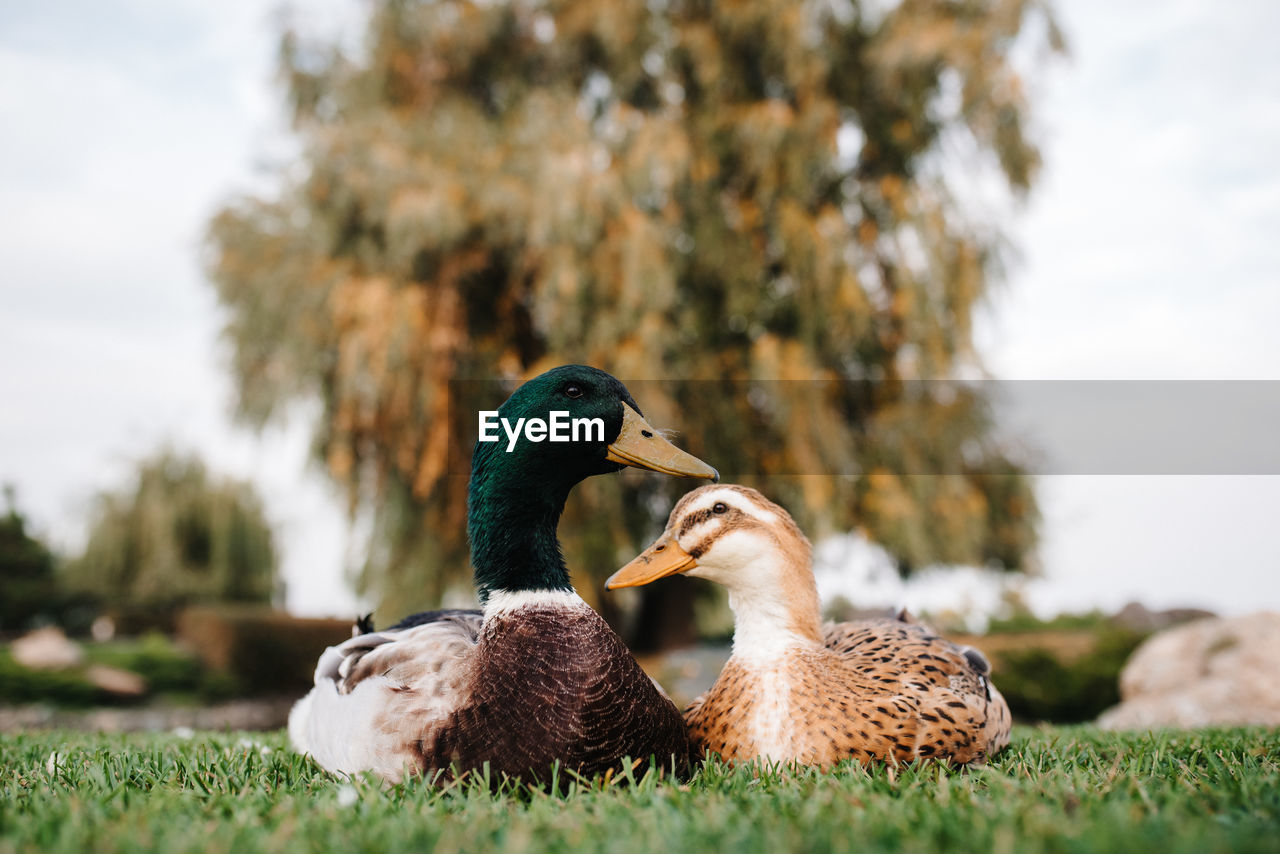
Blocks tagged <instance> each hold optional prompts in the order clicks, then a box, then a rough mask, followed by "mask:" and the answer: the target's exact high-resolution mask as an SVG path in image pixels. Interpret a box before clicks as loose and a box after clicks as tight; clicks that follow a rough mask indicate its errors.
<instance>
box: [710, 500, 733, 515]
mask: <svg viewBox="0 0 1280 854" xmlns="http://www.w3.org/2000/svg"><path fill="white" fill-rule="evenodd" d="M711 512H712V513H728V512H729V507H728V505H726V504H725V503H724V502H723V501H717V502H716V503H715V504H713V505H712V506H711Z"/></svg>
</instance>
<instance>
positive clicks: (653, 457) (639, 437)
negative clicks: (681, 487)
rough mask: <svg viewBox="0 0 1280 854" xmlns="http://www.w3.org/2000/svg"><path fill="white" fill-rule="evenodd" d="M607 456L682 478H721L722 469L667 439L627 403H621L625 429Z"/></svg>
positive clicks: (630, 464) (610, 458)
mask: <svg viewBox="0 0 1280 854" xmlns="http://www.w3.org/2000/svg"><path fill="white" fill-rule="evenodd" d="M605 459H607V460H609V461H610V462H615V463H621V464H622V465H624V466H635V467H636V468H640V469H652V470H653V471H660V472H663V473H664V474H674V475H678V476H680V477H704V478H707V479H708V480H710V481H713V482H719V480H720V473H719V472H717V471H716V470H715V469H713V468H712V467H711V466H709V465H707V464H706V463H704V462H703V461H702V460H700V459H698V458H697V457H695V456H694V455H693V454H688V453H685V452H684V451H682V450H680V449H679V448H677V447H676V446H675V445H673V444H671V443H670V442H668V441H667V440H666V439H664V438H663V437H662V435H661V434H660V433H658V431H657V430H654V429H653V428H652V427H650V426H649V422H648V421H645V420H644V416H642V415H641V414H640V413H639V412H636V411H635V410H634V409H632V408H631V407H630V406H627V405H626V404H625V403H624V404H622V430H620V431H619V432H618V438H617V439H614V441H613V444H611V445H610V446H609V453H608V454H606V455H605Z"/></svg>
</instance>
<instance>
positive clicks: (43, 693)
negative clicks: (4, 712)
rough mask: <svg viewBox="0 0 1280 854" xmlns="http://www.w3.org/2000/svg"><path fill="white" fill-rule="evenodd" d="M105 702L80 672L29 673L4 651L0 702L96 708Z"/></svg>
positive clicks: (1, 652) (1, 653)
mask: <svg viewBox="0 0 1280 854" xmlns="http://www.w3.org/2000/svg"><path fill="white" fill-rule="evenodd" d="M104 699H105V698H104V697H103V694H102V692H101V691H99V690H98V689H97V688H96V687H94V686H93V685H92V684H90V683H89V682H88V681H87V680H86V679H85V678H84V676H83V674H82V673H81V672H80V671H78V670H29V669H28V668H26V667H23V666H22V665H21V664H19V663H18V662H16V661H14V660H13V656H12V655H10V654H9V651H8V650H7V649H0V701H3V702H5V703H52V704H54V705H59V706H92V705H94V704H95V703H100V702H102V701H103V700H104Z"/></svg>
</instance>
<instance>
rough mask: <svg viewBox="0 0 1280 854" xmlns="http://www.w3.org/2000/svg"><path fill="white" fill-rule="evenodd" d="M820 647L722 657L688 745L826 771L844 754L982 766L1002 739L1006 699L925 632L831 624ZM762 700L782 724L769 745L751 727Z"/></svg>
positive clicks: (956, 651) (692, 716) (692, 721)
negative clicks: (763, 662)
mask: <svg viewBox="0 0 1280 854" xmlns="http://www.w3.org/2000/svg"><path fill="white" fill-rule="evenodd" d="M823 641H824V643H823V644H822V645H821V646H819V645H816V644H815V645H813V646H807V647H799V646H798V647H796V648H793V649H790V650H787V651H786V652H785V653H784V654H783V656H782V657H781V658H780V659H778V660H777V662H776V663H774V664H773V665H772V666H764V667H762V666H760V665H758V664H756V665H753V664H751V663H748V662H744V661H743V660H741V659H739V658H731V659H730V660H729V662H728V663H727V664H726V665H725V668H724V670H723V671H721V673H720V677H719V679H717V680H716V683H715V685H714V686H712V688H711V689H710V690H709V691H708V692H707V693H706V694H704V695H703V696H701V697H699V698H698V699H697V700H695V701H694V702H693V703H692V704H691V705H690V706H689V708H688V709H687V710H686V711H685V721H686V723H687V724H688V725H689V735H690V737H691V738H692V740H693V742H694V744H695V745H697V746H698V747H699V748H701V749H703V750H705V751H708V752H712V753H716V754H719V755H720V756H722V757H725V758H727V759H734V760H746V759H752V758H755V757H757V756H760V755H762V754H765V753H772V755H774V756H775V758H783V757H784V756H785V757H786V758H788V759H794V760H796V761H799V762H802V763H804V764H806V765H817V766H820V767H823V768H825V767H829V766H830V765H832V764H834V763H836V762H839V761H840V760H842V759H856V760H858V761H860V762H871V761H877V760H881V761H882V760H894V761H898V762H908V761H910V760H912V759H916V758H921V757H923V758H933V759H946V760H950V761H952V762H955V763H957V764H963V763H981V762H983V761H985V760H986V758H987V756H989V755H990V754H992V753H994V752H996V751H998V750H1000V749H1001V748H1002V747H1004V746H1005V745H1006V744H1008V743H1009V725H1010V718H1009V708H1008V706H1007V705H1006V704H1005V702H1004V698H1003V697H1001V696H1000V695H999V693H997V692H996V691H995V690H994V688H991V686H990V682H989V680H988V678H987V676H986V675H985V674H982V673H980V672H978V670H977V669H976V668H975V666H974V664H973V662H971V661H970V660H969V658H967V657H966V656H965V655H964V652H963V651H962V650H961V649H960V648H958V647H957V646H955V645H954V644H952V643H950V642H949V641H947V640H945V639H943V638H941V637H939V636H938V635H936V634H934V633H933V632H931V631H930V630H929V629H927V628H925V627H924V626H921V625H914V624H908V623H902V622H897V621H890V620H876V621H866V622H858V623H840V624H829V625H827V626H826V627H825V633H824V638H823ZM766 705H774V706H777V708H778V715H777V720H778V721H779V723H780V724H781V725H780V726H778V727H777V728H776V729H775V730H774V731H773V733H771V734H770V735H769V736H768V737H767V739H763V740H768V741H769V742H770V743H769V744H768V745H766V744H763V743H761V742H762V739H761V738H760V737H759V736H758V735H757V733H756V732H754V731H753V727H752V720H753V718H754V717H755V716H756V715H758V714H759V712H760V709H761V707H762V706H766ZM769 748H772V750H770V749H769ZM779 753H780V754H781V755H779Z"/></svg>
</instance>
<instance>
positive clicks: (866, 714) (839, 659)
mask: <svg viewBox="0 0 1280 854" xmlns="http://www.w3.org/2000/svg"><path fill="white" fill-rule="evenodd" d="M676 572H683V573H685V574H687V575H691V576H694V577H697V578H706V579H709V580H711V581H715V582H716V583H718V584H722V585H724V586H725V587H726V588H728V590H729V604H730V606H731V607H732V608H733V612H734V635H733V654H732V656H731V657H730V658H729V661H728V663H727V664H725V667H724V670H723V671H722V672H721V673H720V677H719V679H717V680H716V683H715V685H713V686H712V687H711V690H709V691H708V692H707V693H706V694H704V695H702V696H701V697H699V698H698V699H696V700H694V701H693V703H692V704H691V705H690V706H689V708H688V709H687V710H686V711H685V713H684V716H685V722H686V723H688V725H689V734H690V737H691V738H692V739H693V741H694V744H695V745H696V746H697V747H699V748H701V749H702V750H704V751H707V752H711V753H717V754H719V755H720V756H722V757H724V758H725V759H730V760H739V761H745V760H749V759H755V758H757V757H759V758H763V759H767V760H771V761H795V762H801V763H804V764H806V765H817V766H820V767H823V768H826V767H829V766H830V765H832V764H833V763H835V762H838V761H839V760H841V759H850V758H852V759H857V760H860V761H863V762H868V761H872V760H890V761H897V762H905V761H910V760H912V759H915V758H917V757H929V758H938V759H947V760H950V761H952V762H955V763H970V762H972V763H980V762H982V761H984V760H985V759H986V757H988V756H990V755H991V754H993V753H995V752H996V751H998V750H999V749H1000V748H1002V747H1004V746H1005V745H1006V744H1008V743H1009V708H1008V706H1007V705H1006V704H1005V701H1004V698H1003V697H1001V696H1000V694H999V692H998V691H996V689H995V687H994V686H993V685H992V684H991V682H990V680H989V678H988V677H989V674H990V668H989V666H988V665H987V663H986V660H985V659H984V658H983V657H982V655H981V653H979V652H977V651H976V650H973V649H968V648H960V647H957V646H956V645H954V644H952V643H950V642H948V641H946V640H943V639H942V638H940V637H938V636H937V635H935V634H933V633H932V632H931V631H929V630H928V629H926V628H925V627H923V626H920V625H916V624H912V623H907V622H904V621H902V620H872V621H864V622H857V623H841V624H838V625H833V624H828V625H827V626H825V627H824V626H822V625H821V623H820V622H819V616H818V613H819V612H818V593H817V588H816V587H815V586H814V581H813V570H812V567H811V561H810V548H809V541H808V540H807V539H806V538H805V536H804V534H803V533H801V532H800V529H799V528H798V527H796V524H795V522H793V521H792V519H791V516H790V515H789V514H788V513H787V511H786V510H784V509H782V508H781V507H779V506H778V505H777V504H774V503H773V502H771V501H769V500H768V499H766V498H765V497H764V496H763V495H761V494H760V493H759V492H756V491H755V490H754V489H748V488H746V487H741V486H727V485H726V486H705V487H702V488H700V489H696V490H694V491H693V492H690V493H689V494H688V495H686V496H684V498H682V499H681V500H680V503H678V504H677V505H676V507H675V509H674V510H672V511H671V517H670V519H669V521H668V522H667V529H666V531H665V532H664V533H663V535H662V537H660V538H659V539H658V541H657V542H655V543H654V544H653V545H652V546H650V547H649V548H648V549H647V550H646V551H645V552H644V553H643V554H641V555H640V556H639V557H637V558H636V559H635V560H633V561H632V562H631V563H629V564H627V565H626V566H625V567H623V568H622V569H620V570H619V571H618V572H617V573H616V574H614V576H613V577H612V578H610V579H609V581H608V582H607V584H606V585H605V586H606V587H608V588H610V589H613V588H618V587H633V586H637V585H641V584H648V583H649V582H651V581H654V580H656V579H659V578H662V577H663V576H666V575H671V574H673V573H676Z"/></svg>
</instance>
